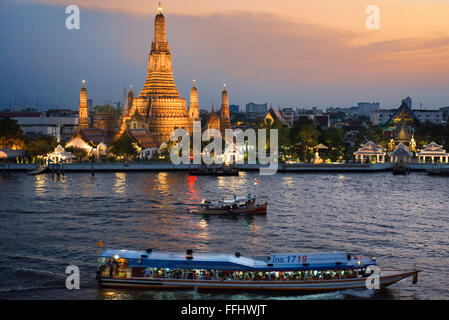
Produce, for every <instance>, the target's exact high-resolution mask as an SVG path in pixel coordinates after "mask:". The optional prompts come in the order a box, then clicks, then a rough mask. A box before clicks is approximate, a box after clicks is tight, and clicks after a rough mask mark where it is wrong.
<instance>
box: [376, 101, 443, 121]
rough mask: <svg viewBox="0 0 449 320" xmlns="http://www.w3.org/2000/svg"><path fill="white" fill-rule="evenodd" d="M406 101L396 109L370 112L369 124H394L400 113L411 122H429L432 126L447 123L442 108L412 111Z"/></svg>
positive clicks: (408, 102) (409, 102)
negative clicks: (391, 122)
mask: <svg viewBox="0 0 449 320" xmlns="http://www.w3.org/2000/svg"><path fill="white" fill-rule="evenodd" d="M408 99H409V98H406V99H404V100H402V103H401V106H400V107H399V108H398V109H380V110H374V111H372V112H371V116H370V119H371V123H372V124H373V125H375V126H376V125H378V126H384V125H386V124H387V125H388V123H389V122H390V121H393V122H394V119H398V118H400V115H401V113H403V114H404V115H405V116H406V118H407V119H408V120H412V121H419V122H426V121H429V122H431V123H434V124H442V123H445V122H446V121H447V120H446V118H445V117H444V108H441V109H440V110H425V109H417V110H412V108H411V107H410V106H409V104H410V105H411V100H408Z"/></svg>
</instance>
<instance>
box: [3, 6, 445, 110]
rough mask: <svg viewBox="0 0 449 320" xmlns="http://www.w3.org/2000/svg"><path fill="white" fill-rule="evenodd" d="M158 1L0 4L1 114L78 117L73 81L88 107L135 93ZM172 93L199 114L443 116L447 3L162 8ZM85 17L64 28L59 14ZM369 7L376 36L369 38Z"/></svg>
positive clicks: (372, 33) (140, 83)
mask: <svg viewBox="0 0 449 320" xmlns="http://www.w3.org/2000/svg"><path fill="white" fill-rule="evenodd" d="M158 2H159V1H152V0H126V1H124V0H70V1H61V0H19V1H17V0H2V1H1V2H0V37H1V38H0V39H1V59H0V70H1V73H0V86H1V91H0V109H1V108H3V107H5V106H7V105H9V104H10V103H12V104H23V103H25V104H27V105H29V106H35V104H36V102H39V106H40V107H55V106H59V107H60V108H62V107H72V108H77V106H78V100H79V89H80V87H81V80H82V79H85V80H86V81H87V90H88V96H89V98H92V99H93V100H94V104H95V105H97V104H102V103H104V102H105V101H106V100H112V101H121V102H123V99H124V97H123V88H124V87H125V86H127V85H130V84H132V85H133V86H134V87H135V88H137V89H139V90H140V89H141V88H142V86H143V83H144V81H145V76H146V72H147V59H148V53H149V47H150V43H151V40H152V38H153V22H154V16H155V14H156V13H157V5H158ZM161 2H162V7H163V12H164V15H165V17H166V21H167V38H168V41H169V43H170V49H171V53H172V58H173V67H174V75H175V80H176V84H177V86H178V89H179V90H180V93H181V95H182V96H183V97H185V98H187V101H188V100H189V92H190V87H191V84H192V79H196V81H197V87H198V90H199V100H200V107H201V108H204V109H208V110H210V106H211V104H212V103H214V105H216V106H217V105H219V104H220V97H221V89H222V86H223V83H226V84H227V86H228V92H229V100H230V103H233V104H239V105H240V106H241V108H243V107H244V105H245V104H246V103H248V102H250V101H253V102H257V103H263V102H268V103H269V104H272V105H273V106H274V107H277V106H281V107H305V108H311V107H313V106H317V107H318V108H325V107H327V106H343V107H344V106H353V105H356V104H357V102H359V101H368V102H373V101H378V102H380V103H381V107H382V108H392V107H397V106H399V104H400V102H401V99H403V98H404V97H406V96H411V97H412V98H413V103H414V104H413V106H414V107H415V108H419V104H420V102H422V103H423V108H430V109H434V108H439V107H444V106H449V19H448V17H449V1H448V0H368V1H365V0H342V1H335V0H315V1H310V0H309V1H306V0H278V1H274V0H257V1H256V0H227V1H218V0H188V1H186V0H169V1H161ZM69 4H76V5H78V6H79V7H80V10H81V28H80V30H72V31H69V30H67V29H66V28H65V19H66V17H67V15H66V14H65V7H66V6H67V5H69ZM368 5H377V6H378V7H379V8H380V30H368V29H366V27H365V20H366V18H367V17H368V14H367V13H365V9H366V7H367V6H368Z"/></svg>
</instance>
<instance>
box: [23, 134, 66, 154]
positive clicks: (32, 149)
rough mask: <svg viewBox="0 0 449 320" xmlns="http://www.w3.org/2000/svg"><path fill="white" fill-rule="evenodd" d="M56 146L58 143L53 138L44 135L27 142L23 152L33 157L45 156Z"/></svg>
mask: <svg viewBox="0 0 449 320" xmlns="http://www.w3.org/2000/svg"><path fill="white" fill-rule="evenodd" d="M57 145H58V142H57V141H56V140H55V138H53V137H52V136H47V135H45V136H40V137H37V138H34V139H30V140H28V141H27V143H26V146H25V150H26V151H28V153H29V154H30V155H31V156H33V157H35V156H45V155H47V154H48V153H50V152H52V151H53V150H54V149H55V148H56V146H57Z"/></svg>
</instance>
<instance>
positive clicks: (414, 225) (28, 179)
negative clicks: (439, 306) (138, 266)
mask: <svg viewBox="0 0 449 320" xmlns="http://www.w3.org/2000/svg"><path fill="white" fill-rule="evenodd" d="M256 176H257V175H256V173H240V176H239V177H207V176H206V177H194V176H189V175H188V174H186V173H164V172H162V173H115V174H113V173H96V174H95V176H94V177H92V176H91V175H90V174H89V173H68V174H66V175H65V176H64V177H61V178H60V179H57V178H52V176H51V175H50V174H48V175H39V176H28V175H26V174H23V173H15V174H12V175H11V177H9V178H1V177H0V197H1V206H0V249H1V252H2V263H1V264H0V298H3V299H5V298H6V299H8V298H14V299H180V298H182V299H254V298H260V299H358V298H361V299H365V298H374V299H448V298H449V291H448V288H449V281H448V280H447V276H448V271H447V268H448V266H449V258H448V257H449V250H448V248H449V237H448V235H449V209H448V205H447V200H448V194H449V180H448V179H446V178H441V177H431V176H427V175H425V174H424V173H412V174H410V175H407V176H405V177H403V176H393V175H392V174H391V173H386V172H384V173H369V174H363V173H345V174H338V173H330V174H325V173H314V174H310V173H309V174H293V173H278V174H276V175H274V176H262V177H259V179H260V180H261V184H260V185H259V186H258V189H257V193H258V194H259V195H265V196H268V197H269V199H270V204H269V211H268V214H267V215H264V216H253V217H245V216H239V217H207V218H204V217H202V216H198V215H192V214H188V213H187V210H186V208H188V206H189V205H191V204H196V203H198V202H199V201H201V199H203V198H221V196H222V195H225V196H226V195H227V196H228V197H232V194H233V193H235V194H245V193H247V192H248V191H250V192H252V191H253V179H254V178H255V177H256ZM257 177H258V176H257ZM99 240H102V241H103V243H104V244H105V246H106V247H107V248H116V249H132V250H136V249H146V248H153V249H154V250H170V251H175V250H176V251H182V252H184V251H185V250H186V249H189V248H191V249H193V250H194V251H197V252H200V251H201V252H222V253H234V252H236V251H239V252H241V253H242V255H266V254H269V253H274V252H317V251H348V252H351V253H354V254H364V255H369V256H371V255H373V256H376V257H377V260H378V263H379V265H380V267H381V268H383V269H387V268H395V269H400V268H407V269H411V268H413V266H414V265H416V267H418V268H422V269H424V272H422V273H421V274H420V277H419V282H418V285H416V286H413V285H412V283H411V282H412V281H411V279H406V280H404V281H402V282H400V283H397V284H395V285H393V286H391V287H389V288H387V289H383V290H380V291H378V292H372V291H368V290H350V291H340V292H334V293H325V294H314V295H303V296H297V295H293V296H292V295H288V296H285V295H277V294H273V293H270V294H258V293H257V294H256V293H254V294H247V293H201V292H200V293H198V292H196V291H156V290H137V291H136V290H126V289H100V288H99V287H98V285H97V282H96V281H95V268H96V259H97V255H98V253H99V252H100V251H101V249H99V248H98V247H96V244H97V242H98V241H99ZM72 264H73V265H77V266H79V267H80V270H81V289H80V290H67V289H65V277H66V276H67V275H66V274H65V268H66V267H67V266H68V265H72Z"/></svg>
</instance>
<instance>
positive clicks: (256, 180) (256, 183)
mask: <svg viewBox="0 0 449 320" xmlns="http://www.w3.org/2000/svg"><path fill="white" fill-rule="evenodd" d="M259 183H260V180H259V179H257V178H254V185H255V186H256V185H258V184H259Z"/></svg>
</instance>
